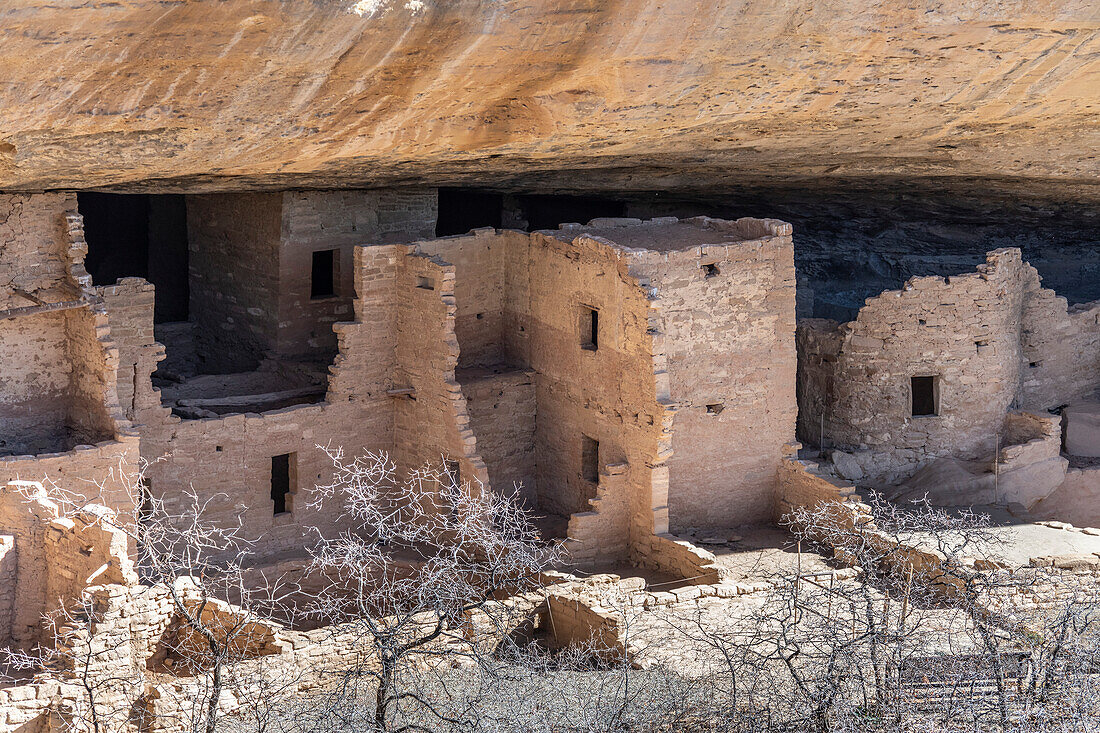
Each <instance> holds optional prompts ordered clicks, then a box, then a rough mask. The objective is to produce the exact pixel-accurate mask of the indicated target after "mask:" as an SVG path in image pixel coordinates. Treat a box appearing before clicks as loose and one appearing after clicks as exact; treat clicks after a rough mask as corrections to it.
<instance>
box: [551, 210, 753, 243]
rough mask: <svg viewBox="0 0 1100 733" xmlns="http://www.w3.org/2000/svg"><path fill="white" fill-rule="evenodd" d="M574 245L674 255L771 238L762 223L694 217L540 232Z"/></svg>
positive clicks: (604, 221) (602, 223)
mask: <svg viewBox="0 0 1100 733" xmlns="http://www.w3.org/2000/svg"><path fill="white" fill-rule="evenodd" d="M540 233H541V234H545V235H548V236H552V237H556V238H558V239H561V240H564V241H568V242H571V241H573V240H574V239H576V238H577V237H580V236H583V235H588V236H592V237H600V238H602V239H606V240H608V241H609V242H613V243H615V244H617V245H619V246H620V247H628V248H631V249H644V250H650V251H655V252H671V251H679V250H685V249H691V248H693V247H700V246H704V245H729V244H737V243H739V242H745V241H750V240H754V239H760V238H762V237H766V236H770V233H769V232H768V228H767V224H766V223H765V222H764V221H762V220H760V219H738V220H737V221H727V220H725V219H712V218H709V217H703V216H700V217H695V218H692V219H676V218H675V217H662V218H658V219H649V220H645V221H643V220H641V219H593V220H592V221H590V222H589V223H588V224H587V225H584V226H576V225H562V227H561V228H559V229H550V230H544V231H542V232H540Z"/></svg>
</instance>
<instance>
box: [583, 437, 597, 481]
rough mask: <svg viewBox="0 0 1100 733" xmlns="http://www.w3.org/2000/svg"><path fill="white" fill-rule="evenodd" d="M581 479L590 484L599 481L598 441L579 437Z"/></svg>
mask: <svg viewBox="0 0 1100 733" xmlns="http://www.w3.org/2000/svg"><path fill="white" fill-rule="evenodd" d="M581 478H583V479H584V480H585V481H589V482H591V483H596V482H597V481H599V480H600V441H598V440H596V439H595V438H589V437H588V436H587V435H583V436H581Z"/></svg>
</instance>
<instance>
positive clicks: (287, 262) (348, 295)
mask: <svg viewBox="0 0 1100 733" xmlns="http://www.w3.org/2000/svg"><path fill="white" fill-rule="evenodd" d="M437 207H438V196H437V194H436V191H435V189H409V190H395V189H379V190H368V191H288V192H286V193H284V194H282V232H281V243H280V250H279V264H278V267H279V285H278V289H277V293H278V300H279V306H278V314H279V323H278V335H277V342H276V344H275V349H276V351H277V353H278V354H280V355H281V356H291V357H293V356H305V357H310V356H312V355H316V354H317V353H318V351H320V352H321V353H323V354H326V355H331V353H333V352H335V350H336V347H337V343H336V335H335V333H334V332H333V330H332V324H333V323H335V322H337V321H347V320H349V319H350V314H351V304H352V300H353V298H354V296H355V291H354V277H353V270H354V256H353V253H354V249H355V247H356V246H359V245H379V244H394V243H398V242H409V241H413V240H416V239H422V238H424V237H430V236H432V234H433V233H434V231H435V220H436V212H437ZM320 250H336V254H335V255H334V259H335V261H336V263H337V264H336V267H335V271H336V273H335V274H336V277H337V279H336V282H335V295H334V296H333V297H327V298H321V299H317V300H313V299H312V298H311V296H310V292H311V291H310V286H311V272H312V264H313V253H314V252H315V251H320Z"/></svg>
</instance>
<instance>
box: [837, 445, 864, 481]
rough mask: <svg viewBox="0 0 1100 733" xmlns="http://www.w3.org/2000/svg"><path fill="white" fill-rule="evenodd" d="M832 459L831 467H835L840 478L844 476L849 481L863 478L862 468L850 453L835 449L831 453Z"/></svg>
mask: <svg viewBox="0 0 1100 733" xmlns="http://www.w3.org/2000/svg"><path fill="white" fill-rule="evenodd" d="M832 461H833V467H834V468H836V472H837V474H838V475H839V476H840V477H841V478H846V479H848V480H849V481H859V480H860V479H861V478H863V468H862V467H861V466H860V465H859V461H857V460H856V459H855V456H853V455H852V454H851V453H845V452H844V451H842V450H835V451H833V454H832Z"/></svg>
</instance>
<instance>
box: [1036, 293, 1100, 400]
mask: <svg viewBox="0 0 1100 733" xmlns="http://www.w3.org/2000/svg"><path fill="white" fill-rule="evenodd" d="M1021 330H1022V333H1021V346H1022V348H1023V364H1022V365H1021V384H1020V406H1021V407H1022V408H1023V409H1025V410H1049V409H1053V408H1058V407H1061V406H1063V405H1067V404H1072V403H1074V402H1080V401H1088V400H1095V399H1096V398H1097V396H1098V395H1097V390H1098V388H1100V303H1085V304H1081V305H1075V306H1072V307H1068V308H1067V305H1066V299H1065V298H1060V297H1058V296H1057V295H1056V294H1055V293H1054V291H1053V290H1047V289H1046V288H1043V287H1041V286H1040V285H1039V278H1038V277H1037V276H1036V277H1029V278H1027V280H1026V284H1025V297H1024V312H1023V322H1022V329H1021Z"/></svg>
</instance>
